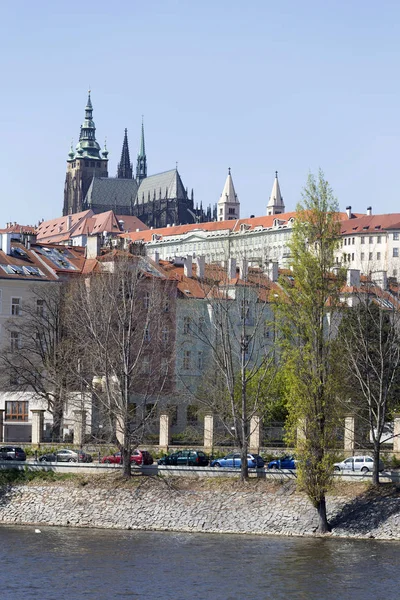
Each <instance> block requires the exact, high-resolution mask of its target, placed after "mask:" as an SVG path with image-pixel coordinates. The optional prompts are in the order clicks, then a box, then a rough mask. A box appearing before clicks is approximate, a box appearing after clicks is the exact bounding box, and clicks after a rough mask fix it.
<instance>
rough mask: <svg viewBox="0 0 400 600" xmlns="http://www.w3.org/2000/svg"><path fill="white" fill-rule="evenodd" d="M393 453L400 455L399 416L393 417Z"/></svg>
mask: <svg viewBox="0 0 400 600" xmlns="http://www.w3.org/2000/svg"><path fill="white" fill-rule="evenodd" d="M393 436H394V437H393V452H394V453H395V454H397V453H398V454H400V414H396V415H394V430H393Z"/></svg>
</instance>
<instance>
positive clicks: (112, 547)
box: [0, 527, 400, 600]
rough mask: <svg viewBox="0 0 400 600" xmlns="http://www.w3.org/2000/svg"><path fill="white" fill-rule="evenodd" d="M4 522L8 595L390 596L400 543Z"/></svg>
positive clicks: (12, 598)
mask: <svg viewBox="0 0 400 600" xmlns="http://www.w3.org/2000/svg"><path fill="white" fill-rule="evenodd" d="M40 530H41V533H40V534H37V533H35V527H13V528H12V527H0V536H1V542H2V544H1V548H2V557H1V567H0V598H1V600H64V599H67V598H68V599H69V600H83V599H85V600H114V599H125V598H129V599H140V600H169V599H171V600H172V599H173V600H197V599H198V600H233V599H235V600H264V599H267V598H268V599H273V600H281V599H285V600H286V599H290V600H340V599H346V600H358V599H360V600H383V599H385V600H386V599H388V598H389V599H394V598H399V596H400V543H398V542H377V541H373V540H371V541H369V540H368V541H356V540H354V541H343V540H335V539H311V538H284V537H257V536H237V535H235V536H234V535H202V534H183V533H153V532H134V531H116V530H112V531H110V530H93V529H63V528H49V527H47V528H46V527H40Z"/></svg>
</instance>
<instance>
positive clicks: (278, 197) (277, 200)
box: [267, 171, 285, 216]
mask: <svg viewBox="0 0 400 600" xmlns="http://www.w3.org/2000/svg"><path fill="white" fill-rule="evenodd" d="M284 212H285V205H284V203H283V197H282V194H281V188H280V187H279V180H278V171H275V179H274V183H273V185H272V191H271V195H270V197H269V201H268V204H267V216H270V215H281V214H282V213H284Z"/></svg>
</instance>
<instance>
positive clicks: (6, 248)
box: [1, 233, 11, 256]
mask: <svg viewBox="0 0 400 600" xmlns="http://www.w3.org/2000/svg"><path fill="white" fill-rule="evenodd" d="M1 249H2V250H3V252H4V253H5V254H7V255H8V256H10V253H11V233H3V234H2V240H1Z"/></svg>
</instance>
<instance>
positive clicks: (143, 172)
mask: <svg viewBox="0 0 400 600" xmlns="http://www.w3.org/2000/svg"><path fill="white" fill-rule="evenodd" d="M146 177H147V160H146V150H145V146H144V125H143V120H142V135H141V138H140V151H139V154H138V157H137V162H136V180H137V182H138V185H140V184H141V182H142V181H143V179H146Z"/></svg>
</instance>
